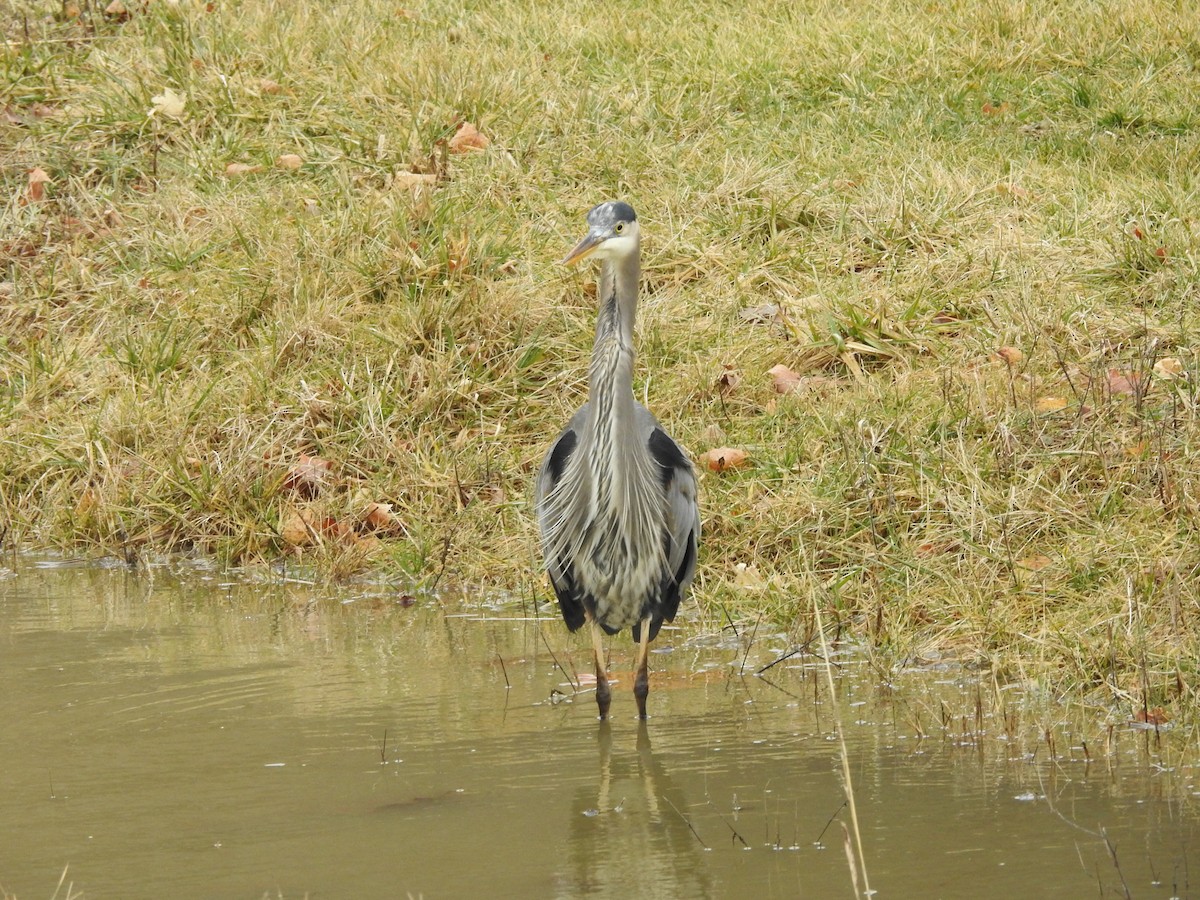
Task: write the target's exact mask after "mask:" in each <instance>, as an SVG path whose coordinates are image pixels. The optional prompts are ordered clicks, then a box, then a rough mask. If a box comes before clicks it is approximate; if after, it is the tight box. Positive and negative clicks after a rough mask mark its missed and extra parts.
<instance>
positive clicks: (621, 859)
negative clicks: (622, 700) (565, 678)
mask: <svg viewBox="0 0 1200 900" xmlns="http://www.w3.org/2000/svg"><path fill="white" fill-rule="evenodd" d="M613 743H614V741H613V733H612V727H611V725H610V724H609V723H608V722H607V721H605V722H602V723H601V725H600V730H599V733H598V734H597V748H598V750H599V763H600V765H599V783H598V784H597V785H595V786H593V785H590V784H587V785H583V786H581V787H580V788H579V789H578V790H577V791H576V794H575V802H574V803H573V804H572V807H571V811H570V815H571V822H570V828H569V831H568V841H567V848H568V849H567V863H568V865H569V868H568V869H566V870H565V871H563V872H562V873H561V876H560V880H559V883H558V885H557V892H556V893H557V896H560V897H579V896H585V895H590V894H594V895H603V896H608V895H618V894H619V895H620V896H622V897H707V896H709V895H710V894H711V893H712V883H711V880H710V878H709V875H708V870H707V867H706V865H705V860H704V859H703V856H704V854H705V852H706V851H707V850H708V848H707V847H706V846H705V845H704V844H703V843H701V841H700V839H699V838H698V837H697V836H696V835H695V834H694V833H693V832H692V830H691V827H690V826H689V825H688V822H687V820H686V819H685V818H684V817H685V816H689V811H688V803H687V800H685V799H684V796H683V794H682V793H681V792H680V790H679V788H678V787H677V786H676V785H675V783H674V781H673V779H672V778H671V776H670V775H669V774H667V771H666V769H665V767H664V765H663V763H662V761H661V760H660V759H659V758H658V757H657V756H656V755H655V753H654V750H653V748H652V746H651V743H650V734H649V732H648V731H647V728H646V722H645V721H639V722H638V730H637V744H636V749H634V750H628V749H623V748H621V747H620V745H619V744H618V746H617V748H616V749H614V747H613Z"/></svg>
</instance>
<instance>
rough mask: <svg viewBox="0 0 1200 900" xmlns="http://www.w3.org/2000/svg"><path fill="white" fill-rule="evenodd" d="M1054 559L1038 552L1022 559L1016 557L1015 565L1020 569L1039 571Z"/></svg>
mask: <svg viewBox="0 0 1200 900" xmlns="http://www.w3.org/2000/svg"><path fill="white" fill-rule="evenodd" d="M1053 563H1054V560H1052V559H1051V558H1050V557H1048V556H1042V555H1041V554H1040V553H1039V554H1036V555H1034V556H1026V557H1025V558H1024V559H1018V560H1017V565H1018V566H1020V567H1021V568H1022V569H1027V570H1029V571H1030V572H1040V571H1041V570H1042V569H1044V568H1046V566H1049V565H1052V564H1053Z"/></svg>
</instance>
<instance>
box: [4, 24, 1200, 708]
mask: <svg viewBox="0 0 1200 900" xmlns="http://www.w3.org/2000/svg"><path fill="white" fill-rule="evenodd" d="M126 5H127V7H128V12H127V13H126V14H118V13H117V12H115V11H114V12H113V13H109V14H106V13H105V12H104V9H105V7H106V4H102V3H94V2H90V0H80V2H78V3H73V2H68V3H61V2H58V0H55V2H45V3H41V4H38V3H34V4H22V5H19V6H3V5H0V27H2V28H3V30H4V37H5V45H4V48H3V54H2V56H0V105H2V106H3V108H4V113H3V116H2V117H0V164H2V168H0V189H2V195H0V196H2V202H3V206H2V208H0V254H2V255H0V472H2V473H3V475H2V477H0V515H2V516H3V527H4V528H5V529H6V532H5V533H6V539H7V541H8V542H9V543H10V544H32V545H40V546H46V545H60V546H64V547H72V548H85V549H86V548H102V549H105V550H107V551H113V550H120V551H123V552H143V550H146V549H155V550H168V549H178V548H184V547H192V548H197V549H199V550H201V551H202V552H206V553H212V554H216V555H218V556H220V557H221V558H223V559H226V560H244V559H256V558H259V559H261V558H274V557H276V556H278V555H279V554H283V553H297V552H299V553H302V554H304V555H305V556H306V557H307V558H308V559H310V560H313V561H314V562H315V564H316V566H317V568H318V569H319V570H320V571H321V572H324V573H326V574H328V575H330V576H339V575H345V574H348V573H351V572H353V571H356V570H358V569H361V568H363V567H366V566H372V567H381V568H383V569H386V570H391V571H399V572H404V573H408V574H410V575H412V576H414V577H417V578H422V579H425V580H426V581H427V582H433V581H435V580H437V581H439V582H442V579H445V581H444V582H442V583H447V584H448V583H451V582H455V583H468V584H478V585H480V586H483V587H486V588H487V589H489V590H495V589H497V588H499V589H515V590H517V591H519V592H520V593H521V594H523V595H525V596H529V595H531V594H533V595H536V596H538V597H540V598H544V596H545V590H544V589H543V588H542V586H541V585H542V582H541V580H540V576H539V575H538V574H537V565H536V557H537V553H536V548H535V538H534V533H533V527H532V521H531V517H530V513H529V508H528V496H529V485H530V481H531V478H532V473H533V471H534V468H535V466H536V465H537V462H538V460H539V458H540V455H541V453H542V452H543V451H544V448H545V447H546V445H547V443H548V442H549V440H550V439H551V437H552V436H553V434H554V433H555V432H556V430H557V428H558V427H560V425H561V424H562V422H564V421H565V420H566V418H567V417H568V415H569V414H570V412H571V410H572V409H573V408H574V407H575V406H576V405H577V404H578V403H579V402H580V400H581V398H582V395H583V391H584V388H585V373H586V361H587V354H588V351H589V349H590V343H591V329H592V320H593V306H592V295H591V293H589V286H588V282H589V279H590V276H589V275H587V274H586V273H573V272H568V271H564V270H562V269H560V268H559V267H558V266H557V264H556V260H557V259H559V258H560V257H561V255H562V253H563V252H564V251H565V249H566V248H567V247H568V246H569V245H570V244H571V243H572V241H573V240H574V239H575V238H577V237H578V234H579V232H580V228H581V223H582V214H583V212H584V211H585V210H586V209H587V208H588V207H589V206H590V205H591V204H592V203H594V202H597V201H598V200H600V199H604V198H608V197H623V198H626V199H629V200H630V201H631V202H633V203H634V204H635V205H636V207H637V209H638V211H639V214H640V215H641V218H642V220H643V222H644V230H645V233H646V235H647V245H646V248H645V257H646V258H645V263H646V266H645V281H646V285H645V289H646V298H645V301H644V302H643V304H642V310H641V314H640V317H641V318H640V325H639V342H640V359H639V370H638V377H639V388H638V389H639V391H644V392H645V394H646V397H647V400H648V403H649V405H650V406H651V408H652V409H654V410H655V411H656V412H657V413H658V415H659V417H660V418H661V419H662V420H663V421H664V423H665V424H666V425H667V426H668V427H669V429H670V430H671V432H672V433H673V434H675V435H676V436H677V437H678V438H679V439H680V440H681V441H682V442H683V443H684V444H685V445H686V446H688V447H689V448H690V449H691V450H692V451H693V452H696V453H698V452H700V451H703V450H707V449H710V448H711V447H713V446H719V445H725V444H728V445H731V446H736V447H741V448H745V449H747V450H749V451H750V453H751V460H752V463H751V465H750V466H748V467H747V468H745V469H741V470H739V471H736V472H732V473H726V474H724V475H721V476H717V475H713V474H707V475H706V476H705V477H704V479H703V488H702V489H703V510H704V519H705V546H704V550H703V553H702V556H701V561H700V572H699V577H698V585H697V591H696V594H697V597H698V602H699V607H700V609H701V610H702V612H703V614H704V615H707V616H710V617H723V616H724V615H725V614H726V613H729V614H731V615H732V616H734V617H737V616H742V617H747V618H756V617H759V616H765V617H768V618H772V619H776V620H778V621H779V622H781V623H784V624H785V625H787V626H789V627H792V628H794V629H795V630H796V631H797V632H799V633H800V634H805V633H810V632H811V630H812V628H813V627H814V624H813V621H812V609H813V606H812V604H813V603H816V604H819V605H820V608H821V609H823V610H825V611H826V615H827V618H826V624H829V622H830V621H832V622H833V623H835V625H836V627H837V628H838V629H839V630H840V632H841V633H842V634H847V633H849V634H853V635H858V636H861V637H863V638H865V639H866V640H867V641H868V643H869V644H870V645H871V646H873V647H875V648H877V649H878V652H879V659H880V660H881V664H884V665H892V664H894V663H898V662H908V661H913V660H920V659H923V658H928V657H931V656H933V655H938V656H939V657H944V656H945V655H947V654H951V655H954V656H956V657H958V658H960V659H963V660H966V661H969V662H971V663H976V664H979V665H984V666H989V667H991V668H992V669H993V671H994V672H995V674H996V678H997V681H998V682H1003V681H1005V680H1008V679H1020V680H1022V681H1026V682H1032V683H1034V684H1040V685H1041V686H1042V687H1043V688H1044V690H1045V691H1046V692H1047V693H1048V694H1049V695H1059V694H1062V693H1070V694H1072V695H1074V696H1077V697H1081V698H1083V699H1085V700H1086V701H1087V702H1093V703H1096V704H1098V705H1101V706H1104V707H1108V708H1111V709H1112V710H1114V714H1116V715H1133V714H1135V713H1136V711H1137V710H1138V709H1141V710H1143V711H1145V710H1150V709H1153V707H1155V706H1160V705H1161V706H1166V707H1168V708H1171V707H1175V708H1176V710H1179V711H1186V710H1190V709H1191V708H1192V707H1193V706H1194V704H1195V700H1196V691H1197V685H1198V684H1200V680H1198V679H1200V668H1198V664H1197V660H1198V659H1200V639H1198V637H1200V590H1198V587H1197V584H1198V579H1197V570H1198V569H1200V545H1198V543H1197V529H1198V523H1200V519H1198V513H1200V477H1198V476H1200V467H1198V465H1197V453H1196V451H1197V446H1196V445H1197V442H1198V441H1200V422H1198V416H1197V410H1198V396H1197V388H1196V382H1197V378H1200V365H1198V363H1197V356H1196V335H1195V332H1196V329H1197V324H1198V320H1197V314H1196V308H1197V305H1198V304H1197V301H1198V300H1200V279H1198V274H1200V273H1198V265H1200V236H1198V234H1197V220H1196V217H1195V211H1196V209H1197V208H1198V200H1200V196H1198V187H1200V176H1198V174H1197V173H1200V139H1198V137H1197V123H1196V110H1195V98H1196V97H1197V96H1200V21H1197V19H1196V17H1195V16H1194V15H1193V14H1192V11H1191V10H1190V8H1189V7H1188V5H1187V4H1181V3H1175V2H1170V0H1139V2H1136V3H1133V4H1124V5H1121V6H1120V7H1119V8H1114V7H1113V6H1112V5H1111V4H1103V3H1099V2H1090V0H1063V2H1047V3H1020V2H1012V3H988V4H977V3H970V2H965V0H950V2H944V3H937V4H930V5H917V4H910V3H904V2H892V3H887V4H884V6H883V7H882V8H881V9H880V10H879V11H878V12H877V13H875V14H872V15H870V16H865V15H862V14H860V13H857V12H854V11H852V10H850V9H847V8H845V7H844V6H843V5H840V4H829V3H823V2H810V3H801V4H792V5H790V6H787V7H786V8H781V7H780V5H779V4H775V3H765V2H761V3H749V4H737V5H736V6H732V5H729V4H723V3H715V2H714V3H687V2H682V0H671V2H667V3H656V4H638V3H634V4H624V5H623V6H622V14H621V15H620V16H614V15H613V14H612V10H611V8H609V7H606V6H603V5H601V6H597V5H596V4H588V3H569V4H567V5H566V6H560V7H558V8H556V9H554V10H550V9H549V8H548V7H546V6H545V5H544V4H538V3H532V2H517V0H512V2H509V0H501V2H495V3H489V4H485V5H472V4H456V3H442V2H429V3H423V4H418V5H414V6H412V7H411V8H402V7H401V6H399V5H397V4H395V3H391V2H384V0H358V2H353V3H350V2H345V3H333V4H319V5H313V4H286V5H283V6H280V5H279V4H268V3H262V2H256V0H246V2H234V3H220V2H218V3H215V4H205V3H202V2H193V0H180V2H166V0H149V2H147V3H144V4H139V3H127V4H126ZM167 89H170V90H171V91H173V92H174V93H175V94H176V95H179V96H181V97H184V98H185V99H184V106H183V109H182V111H181V112H179V111H178V110H174V112H179V114H178V115H177V116H174V115H172V114H171V113H172V110H171V109H170V104H169V103H164V102H163V101H162V100H156V99H155V98H163V97H165V96H166V95H165V93H164V92H165V91H166V90H167ZM168 99H169V98H168ZM152 109H154V110H156V111H155V113H154V114H150V112H149V111H150V110H152ZM464 120H466V121H470V122H473V123H475V124H476V125H478V126H479V128H480V129H481V130H482V131H483V133H484V134H485V135H487V136H488V137H490V139H491V144H490V146H489V147H488V148H487V149H485V150H481V151H474V152H470V153H465V154H450V153H448V152H447V141H448V139H449V138H451V137H452V136H453V135H454V133H455V129H456V126H457V124H458V123H459V122H460V121H464ZM283 154H295V155H297V156H298V157H300V165H299V168H288V167H286V165H283V166H281V165H279V164H277V162H276V160H277V159H278V157H280V156H281V155H283ZM230 164H241V165H243V166H246V167H249V171H244V172H243V173H242V174H230V173H229V170H228V168H227V167H228V166H229V165H230ZM35 167H36V168H40V169H42V170H43V171H44V172H45V173H46V174H47V175H48V176H49V178H50V181H49V182H48V183H47V184H45V185H44V186H43V188H42V190H43V191H44V197H43V199H41V200H36V199H33V197H34V196H35V195H34V194H31V189H30V188H28V187H27V180H28V177H27V173H28V171H29V170H31V169H34V168H35ZM413 172H419V173H427V174H431V175H434V176H436V179H437V180H436V184H434V185H429V184H418V185H416V186H412V185H410V184H409V182H410V181H411V180H412V179H410V178H407V177H406V173H413ZM768 304H770V305H772V306H773V307H775V308H776V309H768V308H767V306H768ZM1001 348H1005V350H1004V352H1003V356H997V351H998V350H1000V349H1001ZM777 364H784V365H786V366H788V367H789V368H791V369H792V370H793V371H795V372H796V373H799V374H800V375H802V376H807V377H806V378H805V379H803V380H802V381H801V383H800V387H799V389H798V390H795V391H792V392H790V393H787V394H783V395H778V394H776V393H775V392H774V390H773V387H772V381H771V378H770V376H769V375H768V374H767V370H768V369H770V368H771V367H772V366H775V365H777ZM727 367H728V368H727ZM729 368H732V369H734V370H736V371H737V373H738V374H739V375H740V382H738V383H737V384H736V386H734V387H732V389H731V388H730V383H731V380H730V379H728V378H726V379H725V380H724V381H723V380H722V379H721V376H722V375H723V374H724V373H726V372H727V371H729ZM301 454H307V455H309V456H312V457H318V458H320V459H323V460H328V461H329V462H330V463H331V464H332V468H331V470H330V471H329V472H328V473H326V474H327V477H326V476H324V475H323V476H322V477H321V478H319V479H314V480H312V481H311V483H310V482H308V481H305V480H304V479H302V478H297V476H296V474H295V469H294V467H295V466H296V465H297V463H298V461H299V460H300V456H301ZM372 503H390V504H391V505H392V510H393V512H394V514H395V517H396V518H395V520H394V521H386V522H385V523H384V527H382V528H381V532H380V534H379V537H380V538H381V539H380V540H376V539H375V538H373V537H372V538H369V539H366V538H364V537H363V535H364V534H365V533H366V532H367V531H368V528H367V527H366V525H365V523H366V522H367V520H368V510H369V509H370V508H371V504H372ZM301 514H302V515H303V518H301V519H299V520H297V516H298V515H301ZM297 521H299V522H300V527H301V534H300V535H299V536H298V535H297V534H296V532H295V529H296V527H297V526H296V523H297ZM289 528H290V529H291V530H290V531H289ZM298 544H303V545H307V546H304V547H303V548H302V549H298V548H297V545H298ZM1173 714H1176V715H1177V714H1178V712H1176V713H1173Z"/></svg>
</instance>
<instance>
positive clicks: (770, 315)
mask: <svg viewBox="0 0 1200 900" xmlns="http://www.w3.org/2000/svg"><path fill="white" fill-rule="evenodd" d="M738 318H740V319H741V320H742V321H743V322H753V323H754V324H755V325H765V324H770V323H771V322H774V321H775V320H776V319H778V318H779V307H778V306H777V305H775V304H774V303H764V304H762V305H761V306H751V307H749V308H747V309H743V310H741V311H739V312H738Z"/></svg>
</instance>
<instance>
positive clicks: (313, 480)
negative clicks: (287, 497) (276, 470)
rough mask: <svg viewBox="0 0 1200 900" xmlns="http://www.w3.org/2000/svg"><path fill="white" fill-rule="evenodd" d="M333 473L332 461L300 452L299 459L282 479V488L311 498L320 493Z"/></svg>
mask: <svg viewBox="0 0 1200 900" xmlns="http://www.w3.org/2000/svg"><path fill="white" fill-rule="evenodd" d="M332 474H333V463H331V462H330V461H329V460H327V459H321V457H319V456H309V455H308V454H307V453H301V454H300V459H299V461H298V462H296V464H295V465H293V466H292V467H291V468H290V469H288V473H287V476H286V477H285V478H284V479H283V487H284V490H289V491H295V492H296V493H297V494H299V495H300V496H302V497H307V498H309V499H312V498H313V497H315V496H317V494H319V493H321V491H322V489H324V487H325V486H326V485H327V484H328V483H329V480H330V478H331V476H332Z"/></svg>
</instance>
